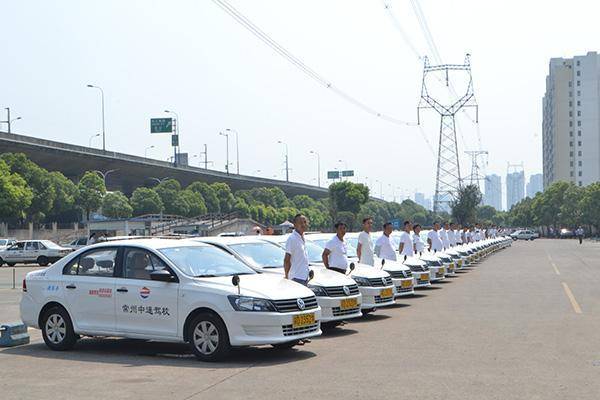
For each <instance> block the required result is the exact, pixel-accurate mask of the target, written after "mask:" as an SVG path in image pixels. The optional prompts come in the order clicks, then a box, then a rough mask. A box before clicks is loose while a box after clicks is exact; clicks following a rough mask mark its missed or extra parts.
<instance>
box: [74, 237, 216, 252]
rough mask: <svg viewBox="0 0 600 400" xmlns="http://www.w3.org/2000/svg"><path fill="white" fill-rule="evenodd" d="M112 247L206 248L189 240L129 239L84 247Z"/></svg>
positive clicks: (202, 244)
mask: <svg viewBox="0 0 600 400" xmlns="http://www.w3.org/2000/svg"><path fill="white" fill-rule="evenodd" d="M114 246H140V247H146V248H149V249H166V248H170V247H183V246H207V245H206V244H204V243H201V242H198V241H195V240H190V239H163V238H159V239H150V238H143V239H129V240H111V241H108V242H100V243H96V244H94V245H92V246H88V247H85V249H91V248H100V247H114Z"/></svg>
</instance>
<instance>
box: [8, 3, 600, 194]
mask: <svg viewBox="0 0 600 400" xmlns="http://www.w3.org/2000/svg"><path fill="white" fill-rule="evenodd" d="M230 2H231V4H232V5H233V6H235V7H236V8H237V9H238V10H239V11H241V12H242V13H243V14H244V15H245V16H246V17H248V18H249V19H250V20H251V21H253V22H254V23H255V24H256V25H258V26H259V27H260V28H261V29H262V30H263V31H265V32H266V33H268V34H269V35H270V36H271V37H272V38H273V39H275V40H276V41H278V42H279V43H280V44H282V45H283V46H284V47H286V48H287V50H289V51H290V52H291V53H292V54H294V55H295V56H296V57H298V58H300V59H301V60H302V61H303V62H304V63H306V64H307V65H308V66H310V67H311V68H313V69H314V70H316V71H317V72H318V73H319V74H321V75H323V76H324V77H326V79H328V80H329V81H330V82H332V83H333V84H334V85H336V86H337V87H339V88H341V89H342V90H344V91H345V92H347V93H349V94H351V95H352V96H354V97H356V98H358V99H360V100H361V101H362V102H364V103H366V104H368V105H369V106H370V107H372V108H374V109H376V110H378V111H380V112H383V113H386V114H388V115H391V116H394V117H396V118H399V119H402V120H408V121H412V122H416V105H417V103H418V100H419V96H420V90H421V77H422V68H423V66H422V62H421V61H420V60H419V59H418V58H417V57H416V56H415V54H414V53H413V52H412V51H411V49H410V47H409V46H408V45H407V44H406V42H405V41H404V40H403V38H402V36H401V34H400V33H399V31H398V30H397V29H396V28H395V27H394V24H393V21H392V20H391V19H390V17H389V15H388V14H387V12H386V10H385V9H384V4H383V2H382V1H379V0H369V1H367V0H362V1H358V0H337V1H333V0H302V1H284V0H277V1H276V0H264V1H263V0H261V1H258V0H252V1H250V0H246V1H241V0H230ZM386 2H387V3H389V4H390V5H391V7H392V11H393V13H394V15H395V16H396V18H397V20H398V21H399V22H400V24H401V25H402V26H403V29H404V30H405V31H406V32H407V34H408V36H409V37H410V40H411V42H412V43H413V44H414V46H415V47H416V48H417V51H418V52H419V53H420V54H422V55H427V54H429V53H430V52H429V50H428V48H427V46H426V42H425V40H424V39H423V35H422V33H421V31H420V29H419V25H418V23H417V20H416V18H415V15H414V13H413V10H412V7H411V4H410V1H409V0H387V1H386ZM420 4H421V7H422V9H423V11H424V14H425V16H426V18H427V22H428V25H429V28H430V30H431V33H432V35H433V38H434V40H435V42H436V44H437V47H438V48H439V51H440V54H441V56H442V58H443V61H444V62H447V63H462V61H463V59H464V55H465V53H467V52H469V53H471V54H472V66H473V79H474V84H475V92H476V96H477V100H478V103H479V106H480V110H479V119H480V126H479V127H480V133H481V138H482V139H481V140H482V148H483V149H484V150H488V151H489V152H490V154H489V164H488V165H487V167H486V172H488V173H497V174H499V175H502V176H503V179H504V175H505V174H506V168H507V162H509V161H510V162H511V163H520V162H521V161H522V162H524V165H525V172H526V175H530V174H532V173H538V172H541V169H542V168H541V123H542V114H541V99H542V96H543V93H544V88H545V76H546V74H547V70H548V62H549V59H550V57H571V56H573V55H582V54H585V53H586V52H588V51H593V50H600V49H599V48H598V46H599V45H598V38H600V24H598V20H597V18H598V15H599V13H600V5H598V3H597V2H593V1H583V0H580V1H569V2H566V1H543V2H542V1H522V0H521V1H513V0H508V1H503V2H492V1H467V0H453V1H447V0H446V1H443V0H421V1H420ZM1 9H2V28H3V29H2V36H1V39H0V49H1V53H0V54H1V56H0V57H1V62H0V107H2V108H4V107H7V106H10V107H11V109H12V114H13V115H12V116H13V117H17V116H21V117H22V118H23V119H22V120H21V121H17V122H15V123H14V124H13V132H15V133H22V134H26V135H31V136H35V137H39V138H45V139H52V140H59V141H65V142H69V143H76V144H80V145H86V146H87V145H88V141H89V138H90V136H92V135H94V134H95V133H98V132H100V129H101V120H100V100H99V93H98V91H96V90H94V89H90V88H86V84H88V83H92V84H95V85H99V86H101V87H103V88H104V91H105V94H106V121H107V122H106V124H107V127H106V130H107V149H109V150H114V151H120V152H124V153H131V154H137V155H142V156H143V155H144V149H145V147H148V146H152V145H154V146H155V148H154V149H150V150H148V155H149V157H153V158H157V159H162V160H165V159H166V158H167V157H168V156H169V155H170V154H171V153H172V151H171V147H170V138H169V136H168V135H164V134H163V135H150V133H149V119H150V118H151V117H161V116H165V114H164V113H163V110H164V109H166V108H168V109H172V110H175V111H176V112H177V113H179V115H180V117H181V121H180V127H181V148H182V151H184V152H188V153H190V156H193V155H198V156H197V157H195V158H192V161H191V163H192V164H196V165H197V164H198V163H199V161H200V156H199V154H200V152H201V151H202V149H203V148H202V145H203V144H204V143H206V144H208V153H209V160H212V161H214V163H215V164H214V167H213V168H216V169H221V170H223V169H224V165H225V138H224V137H222V136H219V135H218V132H219V131H220V130H224V129H225V128H232V129H236V130H237V131H238V132H239V147H240V171H241V173H244V174H258V175H261V176H265V177H270V178H272V177H277V178H283V177H284V171H283V152H284V149H283V146H282V145H280V144H278V143H277V141H278V140H283V141H285V142H287V143H288V145H289V149H290V167H291V168H292V171H291V173H290V179H291V180H294V181H301V182H307V183H312V184H316V175H317V163H316V158H315V157H314V156H313V155H311V154H309V151H310V150H316V151H318V152H320V154H321V170H322V178H321V180H322V184H325V183H326V180H325V171H326V170H328V169H335V168H340V167H341V168H344V169H345V168H346V167H347V168H348V169H354V170H355V171H356V174H357V175H358V177H357V179H358V180H359V181H366V177H369V178H370V179H371V181H372V185H373V188H372V189H373V190H374V192H375V193H376V194H379V190H380V185H379V183H376V182H375V180H376V179H377V180H379V181H380V182H382V183H383V184H382V186H383V192H384V193H383V194H384V196H385V198H386V199H390V200H391V199H392V197H393V194H394V193H393V192H395V194H396V196H397V198H400V197H401V196H402V195H403V194H404V195H408V194H409V193H410V194H411V196H412V192H414V191H415V190H418V191H423V192H426V193H427V194H431V193H432V192H433V190H434V183H435V181H434V178H435V158H434V156H433V155H432V154H431V151H430V150H429V149H428V147H427V145H426V143H425V141H424V139H423V138H422V136H421V134H420V132H419V129H418V128H415V127H409V126H397V125H394V124H391V123H389V122H386V121H383V120H381V119H378V118H376V117H373V116H371V115H370V114H367V113H365V112H363V111H362V110H360V109H358V108H356V107H354V106H353V105H351V104H348V103H347V102H345V101H344V100H342V99H340V98H339V97H337V96H336V95H335V94H333V93H331V91H329V90H327V89H325V88H323V87H322V86H320V85H319V84H317V83H316V82H314V81H313V80H311V79H309V78H307V77H306V75H304V74H303V73H302V72H300V71H299V70H298V69H296V68H295V67H294V66H292V65H291V64H290V63H289V62H288V61H287V60H285V59H283V58H282V57H281V56H279V55H277V54H276V53H275V52H274V51H273V50H272V49H270V48H269V47H267V46H266V45H265V44H263V43H262V42H260V41H259V40H258V39H257V38H256V37H254V36H253V35H252V34H250V33H249V32H248V31H247V30H246V29H245V28H243V27H241V26H240V25H239V24H238V23H237V22H236V21H235V20H234V19H232V18H231V17H230V16H229V15H227V14H226V13H225V12H224V11H222V10H221V9H220V8H219V7H217V6H216V5H215V4H214V3H213V2H212V1H209V0H200V1H198V0H197V1H176V0H170V1H123V0H121V1H112V0H103V1H51V2H48V1H27V0H24V1H18V2H17V1H8V0H5V1H2V6H1ZM471 115H474V113H471ZM2 119H5V118H4V115H2ZM458 121H459V126H460V131H461V134H459V148H460V151H461V153H462V152H463V151H464V150H465V149H470V150H473V149H477V148H479V144H478V139H477V133H476V132H477V131H476V128H475V126H474V124H473V123H472V122H471V121H470V120H469V119H468V118H467V117H466V116H464V115H461V116H460V117H459V118H458ZM423 123H424V129H425V132H426V134H427V136H428V139H429V141H430V142H431V143H432V144H434V145H436V149H437V131H438V129H439V116H437V115H436V114H434V113H433V112H429V113H427V114H425V115H424V117H423ZM3 128H4V126H3ZM3 130H5V129H3ZM93 145H94V146H96V147H98V146H100V145H101V140H100V139H99V138H95V139H93ZM230 146H231V147H230V159H231V161H232V162H233V161H235V140H233V138H232V140H231V142H230ZM0 150H1V149H0ZM338 160H342V162H339V161H338ZM461 162H462V173H463V175H467V174H468V172H469V171H468V170H469V168H470V164H469V161H468V159H467V158H466V157H464V154H461ZM235 168H236V166H235V165H232V166H231V170H232V171H235ZM257 170H260V172H256V171H257Z"/></svg>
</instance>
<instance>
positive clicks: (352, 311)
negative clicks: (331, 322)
mask: <svg viewBox="0 0 600 400" xmlns="http://www.w3.org/2000/svg"><path fill="white" fill-rule="evenodd" d="M331 310H332V312H333V316H334V317H341V316H343V315H350V314H356V313H357V312H358V310H360V307H356V308H347V309H345V310H342V309H340V307H332V308H331Z"/></svg>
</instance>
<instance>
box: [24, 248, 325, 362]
mask: <svg viewBox="0 0 600 400" xmlns="http://www.w3.org/2000/svg"><path fill="white" fill-rule="evenodd" d="M20 308H21V319H22V320H23V322H24V323H25V324H26V325H28V326H31V327H35V328H39V329H41V330H42V336H43V338H44V341H45V342H46V344H47V346H48V347H50V348H51V349H53V350H67V349H70V348H72V347H73V346H74V345H75V343H76V341H77V339H78V338H79V336H80V335H85V336H117V337H128V338H136V339H148V340H156V341H168V342H186V343H189V344H190V347H191V349H192V351H193V353H194V354H195V355H196V357H198V358H199V359H201V360H204V361H215V360H219V359H222V358H223V357H225V356H226V355H227V353H228V352H229V350H230V349H231V347H232V346H252V345H265V344H271V345H274V346H275V347H284V348H289V347H291V346H294V345H295V344H297V343H298V341H299V340H301V339H305V338H309V337H313V336H317V335H320V334H321V326H320V323H321V321H320V319H321V309H320V308H319V305H318V304H317V299H316V298H315V296H314V294H313V292H312V291H311V290H310V289H308V288H306V287H304V286H302V285H300V284H298V283H295V282H292V281H289V280H287V279H282V278H281V277H278V276H274V275H266V274H258V273H257V272H255V271H254V270H253V269H251V268H249V267H248V266H247V265H246V264H244V263H243V262H241V261H240V260H238V259H237V258H236V257H234V256H232V255H230V254H227V253H225V252H223V251H222V250H219V249H217V248H215V247H214V246H211V245H208V244H202V243H198V242H193V241H188V240H168V239H137V240H127V241H114V242H109V243H102V244H96V245H93V246H90V247H86V248H83V249H81V250H78V251H76V252H74V253H73V254H71V255H69V256H68V257H65V258H63V259H62V260H60V261H59V262H57V263H55V264H54V265H52V266H51V267H48V268H46V269H43V270H38V271H34V272H30V273H28V274H27V276H26V278H25V279H24V280H23V296H22V299H21V307H20Z"/></svg>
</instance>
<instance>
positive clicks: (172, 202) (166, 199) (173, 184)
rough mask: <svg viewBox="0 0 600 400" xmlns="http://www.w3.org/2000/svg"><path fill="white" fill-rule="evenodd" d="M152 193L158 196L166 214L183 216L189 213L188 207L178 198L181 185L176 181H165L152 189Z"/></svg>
mask: <svg viewBox="0 0 600 400" xmlns="http://www.w3.org/2000/svg"><path fill="white" fill-rule="evenodd" d="M154 191H155V192H156V193H158V195H159V196H160V200H161V201H162V203H163V206H164V209H165V212H166V213H167V214H175V215H181V216H184V215H186V214H187V212H189V205H188V204H186V202H185V200H183V199H181V198H180V196H179V192H180V191H181V185H180V184H179V182H178V181H177V180H175V179H165V180H164V181H162V182H160V183H159V184H158V185H156V186H155V187H154Z"/></svg>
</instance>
